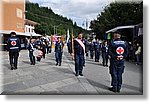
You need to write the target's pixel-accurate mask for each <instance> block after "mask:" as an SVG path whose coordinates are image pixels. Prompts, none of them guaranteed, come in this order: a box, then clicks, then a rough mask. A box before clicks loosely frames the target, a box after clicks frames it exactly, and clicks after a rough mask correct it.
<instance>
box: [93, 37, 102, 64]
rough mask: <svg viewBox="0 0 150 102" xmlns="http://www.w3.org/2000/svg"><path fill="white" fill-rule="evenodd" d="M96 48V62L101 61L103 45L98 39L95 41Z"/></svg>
mask: <svg viewBox="0 0 150 102" xmlns="http://www.w3.org/2000/svg"><path fill="white" fill-rule="evenodd" d="M94 48H95V62H99V59H100V49H101V45H100V42H99V40H98V39H97V41H96V42H95V43H94Z"/></svg>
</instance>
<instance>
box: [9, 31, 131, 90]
mask: <svg viewBox="0 0 150 102" xmlns="http://www.w3.org/2000/svg"><path fill="white" fill-rule="evenodd" d="M120 37H121V35H120V33H119V32H115V33H114V39H113V40H112V41H111V42H110V44H108V42H107V41H104V42H103V43H100V42H99V41H98V40H97V41H96V42H91V44H90V57H91V59H93V57H94V51H95V61H96V62H99V59H100V50H101V49H102V50H101V51H102V58H103V66H108V59H110V66H109V72H110V75H111V86H112V87H110V88H109V90H110V91H113V92H120V90H121V86H122V74H123V72H124V68H125V66H124V60H125V58H126V57H127V53H128V51H127V45H126V42H125V41H122V40H121V38H120ZM47 46H48V43H47V40H46V39H45V38H44V37H43V36H42V37H41V38H40V39H37V40H36V41H35V40H33V39H30V43H29V44H28V47H27V49H28V50H29V57H30V62H31V65H35V56H34V51H35V49H38V52H39V54H38V57H40V58H41V57H42V58H45V54H46V48H47ZM63 47H64V43H63V42H62V41H61V38H58V41H57V42H56V44H55V57H56V66H57V65H59V66H61V63H62V53H63ZM72 49H73V50H69V53H70V54H71V55H72V59H74V62H75V76H79V75H80V76H83V67H84V66H85V55H86V53H87V50H86V49H87V48H86V39H84V38H83V36H82V33H78V37H77V38H75V39H74V40H73V46H72ZM20 50H21V44H20V40H19V39H18V38H17V37H16V33H15V32H11V37H10V38H9V39H8V51H9V58H10V66H11V70H13V69H17V62H18V56H19V52H20ZM48 51H49V50H48ZM38 57H37V60H38V61H39V59H38ZM91 74H92V73H91Z"/></svg>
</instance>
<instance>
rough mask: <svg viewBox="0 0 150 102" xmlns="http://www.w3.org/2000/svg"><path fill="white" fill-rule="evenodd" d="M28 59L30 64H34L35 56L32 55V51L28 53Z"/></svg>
mask: <svg viewBox="0 0 150 102" xmlns="http://www.w3.org/2000/svg"><path fill="white" fill-rule="evenodd" d="M29 57H30V62H31V64H35V56H34V55H33V51H29Z"/></svg>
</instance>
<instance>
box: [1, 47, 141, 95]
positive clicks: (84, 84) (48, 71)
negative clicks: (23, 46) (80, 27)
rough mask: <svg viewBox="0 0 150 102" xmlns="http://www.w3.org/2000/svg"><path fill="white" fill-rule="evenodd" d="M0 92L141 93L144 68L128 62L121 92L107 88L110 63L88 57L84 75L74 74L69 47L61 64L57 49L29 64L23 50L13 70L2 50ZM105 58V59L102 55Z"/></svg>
mask: <svg viewBox="0 0 150 102" xmlns="http://www.w3.org/2000/svg"><path fill="white" fill-rule="evenodd" d="M0 54H1V55H2V57H1V70H0V75H1V80H0V86H1V94H3V95H16V94H17V95H18V94H19V95H20V94H28V95H33V94H37V95H45V94H46V95H47V94H51V95H53V94H56V95H78V94H83V95H142V94H143V77H142V76H143V74H142V73H143V71H142V70H143V69H142V66H136V65H135V64H134V63H132V62H126V63H125V66H126V68H125V72H124V74H123V85H122V90H121V92H120V93H113V92H111V91H109V90H108V87H110V74H109V70H108V67H103V66H102V65H101V62H102V61H100V62H94V60H92V59H89V58H88V57H87V58H86V66H85V68H84V71H83V74H84V76H83V77H81V76H79V77H76V76H75V75H74V63H73V61H72V59H71V56H70V54H69V53H67V49H66V47H65V48H64V53H63V62H62V66H56V65H55V63H56V62H55V53H54V52H52V53H50V54H47V55H46V59H42V60H41V62H39V63H36V65H35V66H33V65H30V61H29V57H28V51H27V50H22V51H21V52H20V57H19V63H18V69H17V70H10V65H9V60H8V52H6V51H1V52H0ZM101 60H102V59H101Z"/></svg>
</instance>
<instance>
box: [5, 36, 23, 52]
mask: <svg viewBox="0 0 150 102" xmlns="http://www.w3.org/2000/svg"><path fill="white" fill-rule="evenodd" d="M7 48H8V51H20V50H21V43H20V40H19V38H17V37H16V36H12V37H10V38H9V39H8V43H7Z"/></svg>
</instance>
